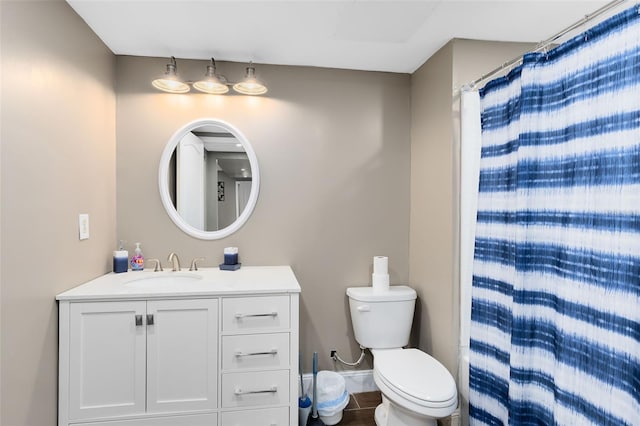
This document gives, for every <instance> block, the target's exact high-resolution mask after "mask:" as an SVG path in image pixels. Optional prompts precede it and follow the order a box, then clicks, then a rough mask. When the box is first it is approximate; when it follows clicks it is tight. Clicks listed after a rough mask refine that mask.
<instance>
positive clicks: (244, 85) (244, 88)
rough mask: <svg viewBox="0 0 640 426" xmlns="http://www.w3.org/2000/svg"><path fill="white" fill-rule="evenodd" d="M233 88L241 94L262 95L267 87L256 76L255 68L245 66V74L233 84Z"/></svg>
mask: <svg viewBox="0 0 640 426" xmlns="http://www.w3.org/2000/svg"><path fill="white" fill-rule="evenodd" d="M233 90H235V91H236V92H238V93H242V94H243V95H263V94H265V93H267V87H266V86H265V85H264V84H262V83H261V82H260V80H258V79H257V78H256V69H255V68H254V67H253V66H249V67H247V74H246V75H245V77H244V80H242V81H241V82H239V83H236V84H234V85H233Z"/></svg>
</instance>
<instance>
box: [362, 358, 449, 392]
mask: <svg viewBox="0 0 640 426" xmlns="http://www.w3.org/2000/svg"><path fill="white" fill-rule="evenodd" d="M373 362H374V368H375V369H376V370H377V372H378V375H379V376H380V377H381V378H382V379H383V380H384V382H385V383H386V384H387V386H390V387H391V388H393V389H396V390H397V391H399V392H400V393H404V394H406V395H407V396H410V397H413V398H415V399H418V400H421V401H424V402H425V403H427V404H429V403H432V404H434V403H444V402H448V401H451V400H452V399H453V398H455V397H456V384H455V382H454V381H453V377H452V376H451V374H450V373H449V371H448V370H447V369H446V368H444V366H443V365H442V364H440V363H439V362H438V361H437V360H436V359H435V358H432V357H431V356H429V355H427V354H426V353H424V352H422V351H420V350H418V349H398V350H383V351H376V353H375V356H374V358H373Z"/></svg>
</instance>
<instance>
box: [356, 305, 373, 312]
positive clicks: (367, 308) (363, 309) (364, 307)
mask: <svg viewBox="0 0 640 426" xmlns="http://www.w3.org/2000/svg"><path fill="white" fill-rule="evenodd" d="M369 311H371V307H370V306H369V305H360V306H358V312H369Z"/></svg>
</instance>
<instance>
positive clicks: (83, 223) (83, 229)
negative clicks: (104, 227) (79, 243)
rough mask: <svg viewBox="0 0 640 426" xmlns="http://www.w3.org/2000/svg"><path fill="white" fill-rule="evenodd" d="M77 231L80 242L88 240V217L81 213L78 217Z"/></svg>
mask: <svg viewBox="0 0 640 426" xmlns="http://www.w3.org/2000/svg"><path fill="white" fill-rule="evenodd" d="M78 231H79V232H80V239H81V240H88V239H89V215H88V214H87V213H82V214H80V215H79V216H78Z"/></svg>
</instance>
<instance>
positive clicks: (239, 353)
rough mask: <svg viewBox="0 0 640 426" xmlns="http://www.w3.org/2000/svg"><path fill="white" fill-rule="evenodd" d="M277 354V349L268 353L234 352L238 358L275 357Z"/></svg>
mask: <svg viewBox="0 0 640 426" xmlns="http://www.w3.org/2000/svg"><path fill="white" fill-rule="evenodd" d="M277 354H278V350H277V349H271V350H270V351H265V352H242V351H236V352H235V356H236V357H238V358H240V357H242V356H255V355H277Z"/></svg>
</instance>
